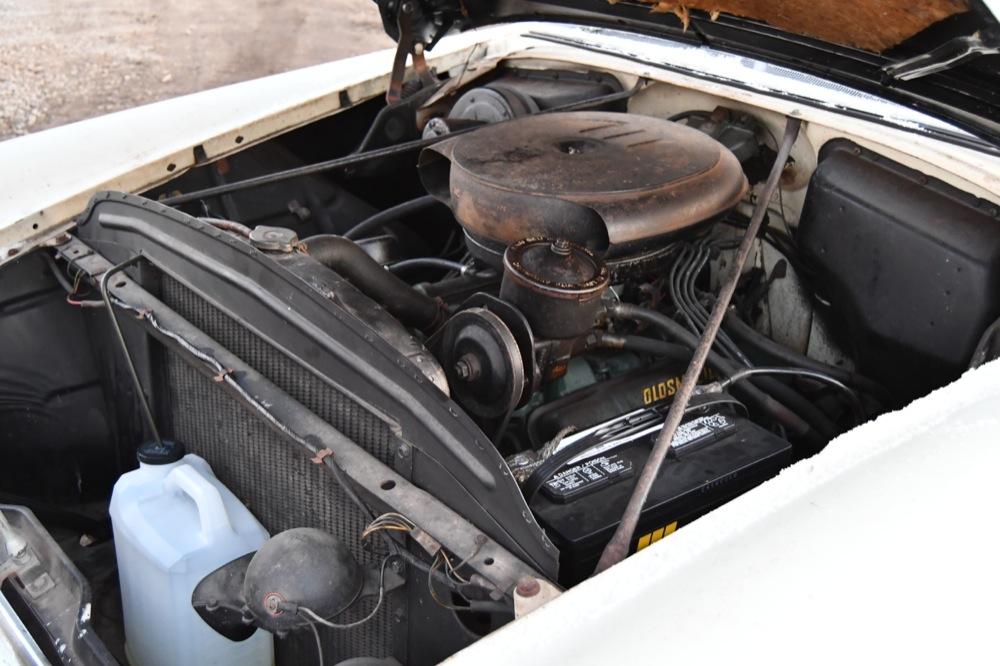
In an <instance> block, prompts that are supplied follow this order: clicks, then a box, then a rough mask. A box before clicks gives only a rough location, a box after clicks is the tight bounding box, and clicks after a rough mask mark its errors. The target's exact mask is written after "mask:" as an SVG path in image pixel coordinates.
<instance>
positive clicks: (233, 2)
mask: <svg viewBox="0 0 1000 666" xmlns="http://www.w3.org/2000/svg"><path fill="white" fill-rule="evenodd" d="M0 21H2V23H0V140H3V139H6V138H10V137H13V136H18V135H21V134H27V133H28V132H35V131H38V130H41V129H44V128H46V127H52V126H55V125H61V124H64V123H68V122H73V121H75V120H82V119H84V118H89V117H92V116H97V115H101V114H105V113H110V112H112V111H117V110H120V109H125V108H129V107H132V106H137V105H139V104H145V103H148V102H154V101H156V100H160V99H165V98H169V97H175V96H177V95H183V94H186V93H190V92H195V91H197V90H204V89H206V88H214V87H216V86H220V85H225V84H227V83H234V82H236V81H243V80H246V79H252V78H257V77H260V76H266V75H268V74H274V73H277V72H283V71H287V70H289V69H295V68H298V67H305V66H308V65H314V64H318V63H322V62H327V61H330V60H336V59H338V58H344V57H347V56H350V55H356V54H358V53H365V52H368V51H373V50H376V49H381V48H386V47H388V46H391V45H392V41H391V40H390V39H389V38H388V37H387V36H386V35H385V33H383V32H382V26H381V24H380V22H379V19H378V12H377V10H376V8H375V5H374V3H373V2H372V1H371V0H323V2H313V3H310V2H299V3H289V2H282V1H281V0H216V1H214V2H199V1H198V0H0Z"/></svg>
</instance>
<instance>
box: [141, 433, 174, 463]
mask: <svg viewBox="0 0 1000 666" xmlns="http://www.w3.org/2000/svg"><path fill="white" fill-rule="evenodd" d="M135 457H136V458H138V459H139V462H141V463H143V464H146V465H169V464H170V463H175V462H177V461H178V460H180V459H181V458H183V457H184V445H183V444H181V443H179V442H175V441H173V440H170V439H165V440H163V441H162V442H157V441H148V442H143V443H142V444H140V445H139V448H138V449H136V452H135Z"/></svg>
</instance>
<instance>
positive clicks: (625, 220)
mask: <svg viewBox="0 0 1000 666" xmlns="http://www.w3.org/2000/svg"><path fill="white" fill-rule="evenodd" d="M420 175H421V180H422V181H423V183H424V186H425V187H426V188H427V191H428V192H430V193H431V194H432V195H434V196H435V197H437V198H438V199H439V200H440V201H442V202H444V203H446V204H448V205H449V206H450V207H451V209H452V210H453V211H454V213H455V219H457V220H458V222H459V224H461V225H462V227H463V229H464V230H465V233H466V238H467V242H468V245H469V250H470V251H471V252H472V254H473V256H475V257H477V258H479V259H481V260H483V261H484V262H486V263H488V264H489V265H491V266H494V267H497V268H499V267H500V265H501V264H502V261H503V260H502V257H503V252H504V250H505V249H506V247H507V246H508V245H510V244H512V243H515V242H517V241H520V240H523V239H525V238H536V237H541V238H551V239H560V240H566V241H570V242H573V243H576V244H578V245H581V246H583V247H585V248H587V249H588V250H591V251H592V252H595V253H597V254H598V255H599V256H601V257H602V258H604V259H605V260H606V261H607V263H608V264H609V267H610V268H611V269H612V271H613V272H617V271H619V270H624V269H627V268H628V267H629V266H631V265H634V264H637V263H640V264H641V263H642V262H643V261H644V260H645V261H649V260H650V259H652V258H655V257H656V256H657V255H659V254H661V253H662V252H663V250H664V248H665V247H666V244H667V241H668V239H669V237H670V236H672V235H676V234H678V233H680V232H683V231H685V230H689V229H691V228H692V227H695V226H697V225H698V224H700V223H703V222H705V221H707V220H711V219H712V218H714V217H716V216H718V215H719V214H721V213H724V212H726V211H727V210H729V209H730V208H732V207H733V206H735V205H736V203H737V202H739V201H740V199H741V198H742V197H743V195H744V193H745V192H746V189H747V182H746V177H745V176H744V175H743V171H742V169H741V168H740V164H739V162H738V161H737V159H736V157H735V156H734V155H733V154H732V153H731V152H730V151H729V150H727V149H726V148H725V147H724V146H723V145H722V144H720V143H719V142H717V141H715V140H714V139H712V138H710V137H709V136H707V135H706V134H704V133H702V132H699V131H697V130H694V129H691V128H689V127H685V126H683V125H680V124H678V123H673V122H669V121H665V120H662V119H659V118H650V117H645V116H637V115H631V114H623V113H607V112H596V111H589V112H584V111H580V112H573V113H554V114H546V115H535V116H528V117H525V118H520V119H517V120H514V121H511V122H507V123H503V124H497V125H492V126H489V127H485V128H482V129H480V130H479V131H476V132H473V133H470V134H466V135H463V136H459V137H455V138H451V139H446V140H445V141H442V142H441V143H439V144H435V145H434V146H432V147H431V148H428V149H427V150H425V151H424V152H423V154H422V155H421V158H420Z"/></svg>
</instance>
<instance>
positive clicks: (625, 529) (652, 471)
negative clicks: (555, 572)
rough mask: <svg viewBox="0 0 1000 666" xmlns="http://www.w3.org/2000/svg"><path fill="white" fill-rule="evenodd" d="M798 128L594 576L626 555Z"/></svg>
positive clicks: (794, 122) (789, 135)
mask: <svg viewBox="0 0 1000 666" xmlns="http://www.w3.org/2000/svg"><path fill="white" fill-rule="evenodd" d="M800 124H801V121H800V120H799V119H798V118H791V117H790V118H788V119H787V122H786V123H785V136H784V138H783V139H782V142H781V148H780V149H779V150H778V155H777V157H776V158H775V160H774V166H773V167H771V174H770V175H769V176H768V177H767V183H765V185H764V190H763V191H762V192H761V193H760V198H759V199H758V200H757V207H756V208H755V209H754V212H753V217H752V218H750V224H749V226H748V227H747V231H746V234H745V235H744V236H743V240H742V241H741V242H740V246H739V248H738V249H737V250H736V259H735V261H734V262H733V266H732V272H731V273H730V275H729V276H728V278H727V279H726V281H725V282H723V284H722V288H721V289H720V290H719V298H718V299H717V300H716V301H715V306H714V307H713V308H712V314H711V316H710V317H709V319H708V323H707V324H706V325H705V332H704V333H703V334H702V336H701V339H700V340H699V342H698V346H697V347H696V348H695V350H694V355H693V357H692V358H691V364H690V365H688V368H687V370H686V371H685V372H684V378H683V379H682V380H681V387H680V389H679V390H678V391H677V395H675V396H674V401H673V403H671V405H670V410H669V411H668V412H667V418H666V421H665V422H664V424H663V429H662V430H661V431H660V434H659V435H658V436H657V438H656V443H655V444H654V445H653V450H652V451H651V452H650V454H649V458H648V459H647V460H646V464H645V465H644V466H643V468H642V473H641V474H640V475H639V480H638V481H637V482H636V484H635V489H634V490H633V491H632V496H631V497H630V498H629V502H628V506H627V507H625V512H624V513H623V514H622V519H621V522H620V523H618V529H616V530H615V533H614V536H612V537H611V541H609V542H608V545H607V546H605V548H604V552H602V553H601V559H600V560H599V561H598V563H597V568H596V569H595V570H594V573H595V574H599V573H601V572H602V571H604V570H606V569H608V568H610V567H612V566H614V565H615V564H618V563H619V562H621V561H622V560H623V559H625V557H626V556H627V555H628V551H629V545H630V544H631V543H632V537H633V535H634V534H635V528H636V525H637V524H638V522H639V515H640V514H641V513H642V508H643V506H645V504H646V500H647V499H648V498H649V491H650V490H651V489H652V487H653V482H654V481H655V480H656V477H657V476H659V474H660V467H662V466H663V461H664V460H665V459H666V457H667V454H668V453H669V452H670V447H671V444H672V443H673V439H674V433H675V432H676V431H677V426H679V425H680V423H681V419H682V418H683V416H684V410H685V409H686V408H687V404H688V402H689V401H690V400H691V396H692V395H693V394H694V389H695V386H696V385H697V384H698V377H699V376H701V372H702V369H703V368H704V367H705V361H706V360H707V358H708V354H709V351H710V350H711V349H712V344H713V343H714V342H715V336H716V334H717V333H718V331H719V327H720V325H721V324H722V318H723V317H724V316H725V314H726V309H727V308H728V307H729V302H730V301H731V300H732V298H733V293H734V292H735V291H736V283H737V281H738V280H739V277H740V273H742V272H743V265H744V264H745V263H746V260H747V257H748V256H749V255H750V249H751V247H752V246H753V242H754V240H756V238H757V231H758V230H759V229H760V225H761V222H762V221H763V220H764V213H766V212H767V203H768V202H769V201H770V200H771V196H772V195H773V194H774V191H775V189H776V188H777V187H778V182H779V180H780V179H781V174H782V171H783V170H784V168H785V163H786V162H787V161H788V155H789V153H790V152H791V150H792V144H793V143H795V139H796V137H797V136H798V135H799V126H800Z"/></svg>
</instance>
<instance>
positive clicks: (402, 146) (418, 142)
mask: <svg viewBox="0 0 1000 666" xmlns="http://www.w3.org/2000/svg"><path fill="white" fill-rule="evenodd" d="M644 84H645V79H641V78H640V79H639V80H638V81H637V82H636V84H635V85H634V86H632V87H631V88H629V89H628V90H622V91H619V92H614V93H610V94H608V95H602V96H601V97H595V98H594V99H589V100H583V101H581V102H572V103H570V104H564V105H562V106H557V107H553V108H551V109H545V110H544V111H540V112H539V113H557V112H561V111H576V110H579V109H584V108H591V107H594V106H600V105H603V104H609V103H611V102H616V101H619V100H623V99H628V98H629V97H631V96H632V95H634V94H636V93H637V92H639V91H640V90H641V89H642V87H643V85H644ZM507 122H509V121H507ZM479 127H481V125H475V126H473V127H464V128H462V129H457V130H454V131H452V132H449V133H448V134H445V135H444V136H434V137H428V138H426V139H414V140H413V141H407V142H405V143H399V144H396V145H395V146H385V147H384V148H375V149H373V150H366V151H364V152H360V153H351V154H350V155H344V156H343V157H336V158H334V159H332V160H326V161H325V162H317V163H316V164H307V165H305V166H300V167H295V168H294V169H286V170H285V171H278V172H276V173H269V174H265V175H263V176H256V177H255V178H247V179H246V180H240V181H237V182H235V183H226V184H224V185H217V186H216V187H207V188H205V189H203V190H197V191H195V192H188V193H187V194H177V195H175V196H172V197H167V198H165V199H161V200H160V203H161V204H163V205H165V206H177V205H179V204H183V203H188V202H191V201H197V200H198V199H206V198H209V197H215V196H219V195H220V194H228V193H229V192H239V191H240V190H248V189H251V188H254V187H261V186H262V185H270V184H271V183H280V182H281V181H284V180H290V179H292V178H300V177H302V176H311V175H312V174H314V173H322V172H324V171H333V170H334V169H342V168H344V167H349V166H354V165H355V164H362V163H364V162H367V161H369V160H377V159H379V158H382V157H391V156H393V155H398V154H400V153H405V152H409V151H411V150H416V149H417V148H425V147H427V146H430V145H433V144H435V143H438V142H440V141H444V140H445V139H447V138H449V137H453V136H458V135H459V134H465V133H466V132H471V131H473V130H475V129H478V128H479Z"/></svg>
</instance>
